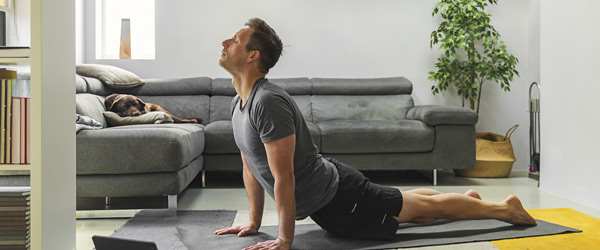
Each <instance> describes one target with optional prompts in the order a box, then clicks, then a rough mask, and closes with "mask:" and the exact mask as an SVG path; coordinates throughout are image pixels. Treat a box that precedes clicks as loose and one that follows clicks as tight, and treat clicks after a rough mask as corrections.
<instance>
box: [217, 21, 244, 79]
mask: <svg viewBox="0 0 600 250" xmlns="http://www.w3.org/2000/svg"><path fill="white" fill-rule="evenodd" d="M251 34H252V29H250V27H244V28H242V29H240V30H239V31H238V32H236V33H235V34H234V35H233V37H232V38H229V39H227V40H225V41H223V42H222V43H221V44H222V45H223V50H222V51H221V57H220V58H219V64H220V65H221V66H222V67H223V68H225V69H226V70H228V71H230V72H232V71H238V70H239V69H241V68H242V67H243V66H244V65H245V64H247V63H249V62H250V58H249V57H250V52H249V51H246V44H247V43H248V40H249V39H250V35H251Z"/></svg>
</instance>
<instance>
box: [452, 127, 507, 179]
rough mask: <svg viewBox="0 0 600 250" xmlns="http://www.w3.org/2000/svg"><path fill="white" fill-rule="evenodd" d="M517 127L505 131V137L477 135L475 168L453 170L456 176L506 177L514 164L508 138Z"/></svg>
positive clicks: (487, 134)
mask: <svg viewBox="0 0 600 250" xmlns="http://www.w3.org/2000/svg"><path fill="white" fill-rule="evenodd" d="M518 127H519V125H515V126H513V127H512V128H510V129H508V131H506V134H505V135H499V134H495V133H491V132H481V133H477V138H476V140H475V146H476V149H477V152H476V154H475V167H473V168H470V169H455V170H454V173H455V174H456V175H457V176H464V177H488V178H497V177H508V176H509V175H510V171H511V170H512V167H513V164H514V163H515V154H514V151H513V147H512V143H511V141H510V137H511V136H512V134H513V133H514V132H515V130H516V129H517V128H518Z"/></svg>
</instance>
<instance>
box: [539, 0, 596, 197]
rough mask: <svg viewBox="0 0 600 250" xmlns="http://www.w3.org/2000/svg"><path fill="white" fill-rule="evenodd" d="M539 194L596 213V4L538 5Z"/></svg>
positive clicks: (563, 1) (582, 0) (561, 0)
mask: <svg viewBox="0 0 600 250" xmlns="http://www.w3.org/2000/svg"><path fill="white" fill-rule="evenodd" d="M540 10H541V14H540V15H541V21H540V25H541V35H540V41H541V43H540V44H541V45H540V51H541V52H540V53H541V59H540V61H541V84H542V85H541V126H542V129H541V132H542V134H541V141H542V147H541V175H540V177H541V189H542V190H544V191H547V192H550V193H553V194H556V195H559V196H561V197H563V198H566V199H570V200H573V201H575V202H578V203H581V204H584V205H587V206H590V207H593V208H596V209H600V195H598V193H597V190H600V181H598V178H599V177H600V167H598V165H599V164H598V161H599V158H598V150H597V149H598V141H599V139H600V133H599V132H598V124H600V113H599V111H598V93H600V85H599V84H598V79H600V78H599V75H598V69H600V33H599V32H598V23H600V16H598V15H597V13H598V11H600V2H599V1H595V0H571V1H567V0H554V1H542V3H541V8H540Z"/></svg>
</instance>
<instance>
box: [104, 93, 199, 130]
mask: <svg viewBox="0 0 600 250" xmlns="http://www.w3.org/2000/svg"><path fill="white" fill-rule="evenodd" d="M104 107H106V110H108V111H112V112H115V113H117V114H119V116H121V117H126V116H138V115H143V114H145V113H146V112H151V111H162V112H165V113H166V114H167V115H169V116H171V118H173V121H174V122H175V123H202V119H200V118H180V117H177V116H175V115H173V114H171V112H169V111H167V110H166V109H165V108H163V107H161V106H160V105H158V104H154V103H145V102H144V101H142V99H141V98H139V97H137V96H134V95H126V94H112V95H109V96H107V97H106V98H105V99H104Z"/></svg>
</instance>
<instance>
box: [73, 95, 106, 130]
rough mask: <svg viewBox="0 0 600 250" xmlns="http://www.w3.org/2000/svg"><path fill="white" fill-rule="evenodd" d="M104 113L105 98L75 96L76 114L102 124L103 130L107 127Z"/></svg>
mask: <svg viewBox="0 0 600 250" xmlns="http://www.w3.org/2000/svg"><path fill="white" fill-rule="evenodd" d="M104 111H105V110H104V97H101V96H97V95H93V94H86V93H83V94H76V95H75V112H76V113H77V114H80V115H85V116H89V117H91V118H92V119H94V120H96V121H98V122H100V123H101V124H102V127H103V128H105V127H106V119H104V115H103V114H102V113H104Z"/></svg>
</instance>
